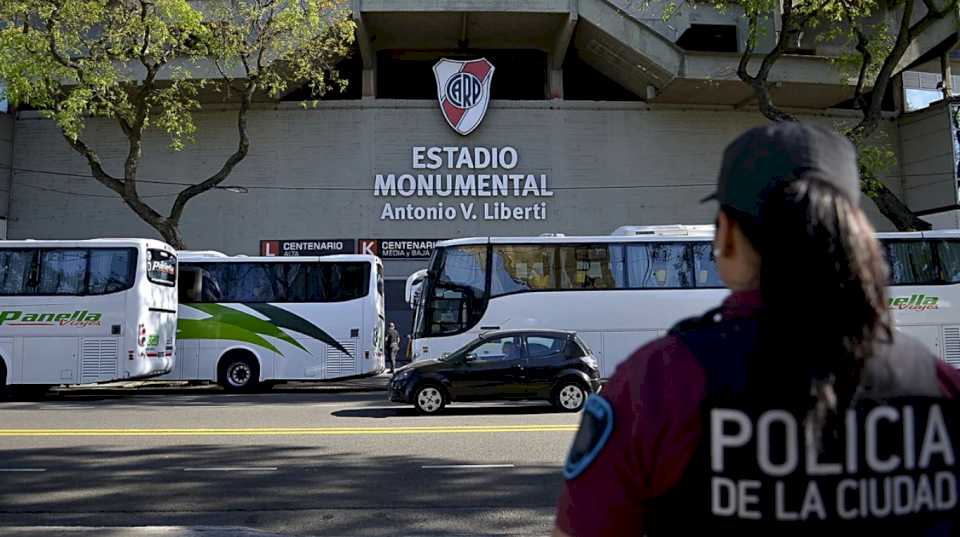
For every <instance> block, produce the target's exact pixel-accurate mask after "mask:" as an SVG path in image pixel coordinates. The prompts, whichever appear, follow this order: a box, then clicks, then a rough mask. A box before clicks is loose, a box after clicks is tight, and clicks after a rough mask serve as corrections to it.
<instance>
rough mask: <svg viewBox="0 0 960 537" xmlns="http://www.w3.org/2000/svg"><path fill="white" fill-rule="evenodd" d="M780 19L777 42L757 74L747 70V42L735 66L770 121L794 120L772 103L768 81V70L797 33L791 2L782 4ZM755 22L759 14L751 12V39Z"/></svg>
mask: <svg viewBox="0 0 960 537" xmlns="http://www.w3.org/2000/svg"><path fill="white" fill-rule="evenodd" d="M780 20H781V28H780V35H779V36H778V38H777V44H776V45H775V46H774V47H773V49H772V50H771V51H770V52H768V53H767V54H766V55H764V57H763V60H762V61H761V62H760V68H759V69H758V70H757V74H756V75H754V76H751V75H750V74H749V73H748V72H747V63H748V62H749V60H750V56H751V55H752V54H753V46H752V45H753V44H751V43H748V46H747V47H746V48H745V49H744V51H743V54H741V56H740V65H739V66H738V68H737V76H739V77H740V79H741V80H742V81H744V82H746V83H747V84H749V85H750V87H751V88H752V89H753V94H754V95H755V96H756V98H757V105H758V107H759V109H760V113H761V114H763V115H764V116H765V117H766V118H768V119H770V120H771V121H796V118H795V117H793V116H792V115H790V114H788V113H786V112H784V111H782V110H780V109H779V108H777V107H776V106H775V105H774V104H773V97H772V96H771V95H770V84H769V82H768V79H769V77H770V71H771V69H773V66H774V64H775V63H776V62H777V60H779V59H780V57H781V56H782V55H783V52H784V51H785V50H786V49H787V45H788V43H789V40H790V38H791V37H792V36H794V35H797V34H798V33H799V29H798V28H796V27H795V26H794V21H793V5H792V2H785V3H784V4H783V12H782V13H781V16H780ZM806 20H809V19H806ZM757 24H759V15H758V14H757V13H751V14H750V25H751V30H750V33H751V35H752V36H754V37H753V38H752V39H751V40H753V39H755V36H756V32H757Z"/></svg>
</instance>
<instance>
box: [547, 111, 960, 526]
mask: <svg viewBox="0 0 960 537" xmlns="http://www.w3.org/2000/svg"><path fill="white" fill-rule="evenodd" d="M859 196H860V192H859V178H858V168H857V159H856V154H855V151H854V148H853V146H852V145H851V144H850V143H849V142H848V141H847V140H846V139H845V138H844V137H842V136H840V135H838V134H836V133H835V132H833V131H830V130H828V129H825V128H821V127H817V126H813V125H806V124H801V123H776V124H771V125H767V126H763V127H758V128H754V129H751V130H749V131H747V132H746V133H744V134H743V135H741V136H740V137H739V138H737V139H736V140H735V141H734V142H733V143H732V144H730V146H728V147H727V149H726V151H725V153H724V156H723V164H722V168H721V171H720V175H719V179H718V185H717V191H716V193H715V194H714V195H712V196H711V197H710V198H708V199H710V200H715V201H717V202H719V205H720V207H719V211H718V213H717V219H716V223H717V229H716V237H715V239H714V257H715V258H716V262H717V268H718V271H719V273H720V276H721V278H722V279H723V281H724V282H725V283H726V285H727V287H729V288H730V290H731V291H732V293H731V294H730V296H729V297H728V298H727V299H726V300H725V301H724V302H723V304H722V305H721V306H720V307H719V308H717V309H715V310H712V311H709V312H707V313H706V314H705V315H704V316H702V317H700V318H696V319H691V320H687V321H684V322H681V323H679V324H678V325H676V326H675V327H674V328H673V329H672V330H671V331H670V333H669V334H668V335H667V336H666V337H663V338H661V339H659V340H656V341H654V342H652V343H650V344H648V345H646V346H645V347H643V348H641V349H640V350H638V351H637V352H636V353H635V354H634V355H633V356H631V357H630V358H629V359H628V360H627V361H625V362H624V363H623V364H621V365H620V367H618V368H617V371H616V372H615V373H614V375H613V377H612V378H611V379H610V382H609V383H608V384H607V385H606V386H605V387H604V389H603V391H602V394H601V395H598V396H593V397H591V399H590V400H589V401H588V403H587V405H586V407H585V410H584V413H583V418H582V423H581V425H580V429H579V431H578V432H577V435H576V437H575V439H574V443H573V446H572V447H571V450H570V453H569V455H568V458H567V461H566V463H565V466H564V476H565V478H566V480H565V485H564V487H563V491H562V494H561V497H560V500H559V505H558V507H557V518H556V529H555V532H554V535H556V536H566V535H570V536H575V537H583V536H594V535H603V536H606V535H616V536H620V535H643V534H646V535H663V534H667V535H699V534H706V533H709V534H711V535H736V536H738V537H739V536H743V535H774V536H776V537H782V536H784V535H816V536H818V537H820V536H825V535H840V534H843V535H848V536H851V537H852V536H853V535H865V534H866V533H863V532H866V531H871V532H873V533H872V535H898V536H905V535H960V523H958V520H957V517H958V512H960V498H958V496H960V494H958V481H960V479H958V472H957V465H958V464H960V461H958V459H957V457H958V456H960V432H958V424H957V420H958V417H957V416H958V412H957V402H958V401H960V374H958V371H957V370H955V369H953V368H952V367H951V366H949V365H948V364H946V363H944V362H942V361H940V360H938V359H937V358H936V357H935V356H933V355H932V354H931V353H930V352H928V351H927V350H926V348H925V347H924V346H922V345H921V344H919V343H918V342H916V341H915V340H913V339H912V338H909V337H907V336H904V335H902V334H900V333H898V332H896V331H894V330H893V328H892V326H891V319H890V314H889V312H888V309H887V301H886V289H885V287H886V284H887V281H888V277H887V267H886V264H885V262H884V260H883V257H882V255H881V251H880V246H879V244H878V242H877V241H876V239H875V238H874V230H873V228H872V227H871V226H870V224H869V222H868V220H867V218H866V216H865V215H864V213H863V212H862V211H861V210H860V208H859V205H858V203H859V200H860V197H859ZM705 201H706V200H705Z"/></svg>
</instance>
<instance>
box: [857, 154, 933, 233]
mask: <svg viewBox="0 0 960 537" xmlns="http://www.w3.org/2000/svg"><path fill="white" fill-rule="evenodd" d="M860 189H861V190H862V191H863V193H864V194H865V195H866V196H867V197H868V198H870V199H871V200H873V202H874V203H875V204H877V208H878V209H880V213H881V214H883V216H885V217H887V219H889V220H890V222H892V223H893V225H894V226H896V228H897V230H898V231H924V230H927V229H930V228H932V227H933V226H931V225H930V223H929V222H927V221H926V220H923V219H921V218H920V217H918V216H917V215H915V214H913V211H911V210H910V208H908V207H907V206H906V204H904V203H903V202H902V201H900V198H898V197H897V195H896V194H894V193H893V192H892V191H891V190H890V189H889V188H887V185H885V184H883V182H882V181H880V180H879V179H877V178H876V177H874V176H873V175H872V174H871V173H870V172H869V171H867V170H863V169H861V170H860Z"/></svg>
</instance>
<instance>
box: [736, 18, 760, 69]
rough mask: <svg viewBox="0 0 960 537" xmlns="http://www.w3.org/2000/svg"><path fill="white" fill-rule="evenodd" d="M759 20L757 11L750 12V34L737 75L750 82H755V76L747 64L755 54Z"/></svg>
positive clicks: (748, 27) (741, 55) (748, 30)
mask: <svg viewBox="0 0 960 537" xmlns="http://www.w3.org/2000/svg"><path fill="white" fill-rule="evenodd" d="M758 20H759V19H758V15H757V14H756V13H751V14H750V17H749V21H750V22H749V23H748V25H747V33H748V34H749V35H748V36H747V43H746V46H744V48H743V53H742V54H740V63H739V64H738V65H737V76H738V77H740V80H742V81H744V82H747V83H748V84H749V83H752V82H753V77H752V76H750V72H749V71H748V70H747V66H748V64H749V63H750V57H751V56H753V50H754V48H755V47H756V45H757V31H758V28H757V24H758Z"/></svg>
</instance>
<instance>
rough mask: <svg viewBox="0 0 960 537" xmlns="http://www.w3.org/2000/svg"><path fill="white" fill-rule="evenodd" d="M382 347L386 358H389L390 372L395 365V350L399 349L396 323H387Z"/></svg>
mask: <svg viewBox="0 0 960 537" xmlns="http://www.w3.org/2000/svg"><path fill="white" fill-rule="evenodd" d="M384 347H385V349H386V351H387V358H388V359H389V360H390V372H391V373H393V370H394V369H396V367H397V352H398V351H399V350H400V332H399V331H398V330H397V325H395V324H393V322H392V321H391V322H390V324H389V325H387V338H386V341H385V342H384Z"/></svg>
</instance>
